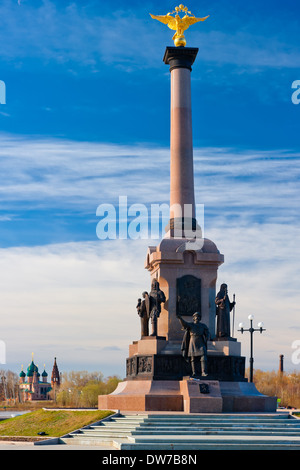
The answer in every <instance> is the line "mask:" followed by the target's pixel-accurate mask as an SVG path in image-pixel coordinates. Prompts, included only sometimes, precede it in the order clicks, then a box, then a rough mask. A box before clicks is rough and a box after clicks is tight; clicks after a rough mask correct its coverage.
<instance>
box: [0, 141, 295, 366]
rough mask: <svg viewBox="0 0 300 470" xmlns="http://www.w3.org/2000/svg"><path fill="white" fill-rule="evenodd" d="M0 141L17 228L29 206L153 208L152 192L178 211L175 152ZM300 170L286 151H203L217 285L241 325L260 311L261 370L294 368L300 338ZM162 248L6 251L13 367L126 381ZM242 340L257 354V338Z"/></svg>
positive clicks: (112, 244) (202, 191) (1, 272)
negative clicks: (149, 267)
mask: <svg viewBox="0 0 300 470" xmlns="http://www.w3.org/2000/svg"><path fill="white" fill-rule="evenodd" d="M1 143H2V145H1V148H0V164H1V167H2V170H1V171H3V179H2V182H1V184H2V186H1V189H0V195H1V207H6V208H7V210H9V217H12V216H11V214H13V218H12V219H13V220H14V218H16V217H17V216H18V215H19V216H20V215H22V208H21V206H20V210H19V213H18V212H17V211H16V210H12V207H11V206H14V208H15V207H17V206H18V204H19V203H20V204H21V203H22V204H25V205H26V207H28V206H31V207H32V208H33V209H36V210H40V206H41V204H43V205H44V207H47V208H56V209H57V210H58V209H63V208H70V210H73V209H74V208H76V210H78V208H80V210H81V211H82V212H84V211H89V212H90V211H96V208H97V205H98V204H100V203H102V202H112V201H114V200H115V199H116V198H118V196H119V195H127V196H128V199H129V203H135V202H144V203H151V202H153V195H154V197H156V201H158V202H168V198H169V194H168V191H169V189H168V183H166V184H162V181H165V182H168V181H169V150H168V149H164V148H155V147H153V146H117V145H109V144H98V143H85V142H72V141H64V140H55V139H48V140H45V139H27V138H23V137H16V136H4V135H2V137H1ZM299 161H300V160H299V154H297V153H296V152H292V151H287V150H284V151H279V150H278V151H260V152H259V151H247V152H246V151H238V150H235V149H225V148H224V149H217V148H215V149H214V148H205V149H201V150H200V149H196V150H195V179H196V195H197V202H199V203H204V204H205V213H206V214H209V216H206V223H205V236H206V237H207V238H210V239H212V240H213V241H214V242H216V244H217V246H218V247H219V249H220V251H221V252H222V253H223V254H224V255H225V264H224V265H223V266H222V267H221V268H220V271H219V278H218V284H219V283H220V282H223V281H225V282H227V283H228V285H229V289H230V293H231V295H232V294H233V292H235V293H236V295H237V308H236V325H237V323H238V322H240V321H244V322H245V323H247V316H248V315H249V313H254V315H255V318H256V320H257V321H264V323H265V326H266V328H267V331H266V332H265V333H263V335H260V334H259V333H257V334H256V338H255V355H256V362H255V365H256V367H261V368H277V359H278V356H279V354H284V355H285V357H286V361H287V365H288V366H289V368H290V369H291V368H293V364H292V363H291V356H292V352H293V350H292V349H291V344H292V343H293V341H294V340H297V339H299V338H298V336H299V329H297V328H298V327H299V321H298V317H299V308H298V305H299V304H300V299H299V290H298V285H297V283H298V279H299V278H300V276H299V274H300V273H299V265H300V263H299V261H300V251H299V243H298V240H299V238H300V237H299V235H300V233H299V232H300V225H299V218H298V208H299V191H298V183H297V180H299V169H300V165H299ZM4 204H5V206H4ZM0 216H1V217H2V218H3V217H8V216H7V215H4V216H2V215H1V214H0ZM13 220H12V222H11V223H13ZM3 222H4V221H3ZM0 223H1V221H0ZM36 228H37V227H32V230H33V231H34V230H36ZM154 243H155V242H154ZM154 243H153V240H142V241H131V240H128V241H120V240H116V241H106V242H100V241H98V240H96V234H95V242H90V243H66V244H57V245H47V246H37V247H11V248H6V249H2V250H1V251H0V311H1V312H4V313H2V314H1V315H4V322H3V323H2V324H3V328H2V333H1V334H2V337H1V338H0V339H1V340H3V341H5V343H6V345H7V366H8V367H10V366H12V365H15V367H19V365H18V364H20V365H21V364H22V363H23V362H25V361H26V357H28V358H29V359H28V360H30V355H31V352H32V350H34V351H35V352H36V353H38V354H39V355H40V356H43V357H41V361H42V362H47V363H49V362H50V363H52V357H54V356H57V357H58V358H60V362H61V367H62V368H63V367H65V368H73V369H75V368H77V369H82V368H84V367H88V368H90V369H93V370H95V369H100V370H102V372H103V373H104V374H109V373H112V372H116V373H119V374H120V375H124V373H125V372H124V370H125V369H124V368H125V358H126V357H127V354H128V345H129V344H130V343H131V342H132V341H134V340H136V339H138V337H139V321H138V319H137V315H136V310H135V304H136V299H137V297H138V296H139V295H140V294H141V292H142V291H143V290H144V289H145V288H147V286H148V284H149V276H148V273H147V272H146V271H145V270H144V259H145V256H146V250H147V246H148V245H149V244H150V245H153V244H154ZM238 338H239V340H242V342H243V353H244V354H245V355H247V356H248V352H249V351H248V340H249V338H248V339H247V336H246V334H245V335H244V336H243V337H241V335H239V336H238Z"/></svg>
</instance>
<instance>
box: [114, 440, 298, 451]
mask: <svg viewBox="0 0 300 470" xmlns="http://www.w3.org/2000/svg"><path fill="white" fill-rule="evenodd" d="M112 446H113V447H114V448H116V449H119V450H134V451H137V450H146V451H151V450H152V451H153V450H154V451H162V450H171V451H174V450H178V451H180V450H186V451H194V450H213V451H214V450H249V451H250V450H272V451H273V450H290V451H291V450H300V444H294V443H284V442H283V443H277V444H274V443H268V442H266V443H249V442H247V443H233V442H227V443H220V442H218V443H215V442H205V443H204V442H202V443H191V442H186V443H180V442H173V441H171V442H165V443H157V442H153V443H142V444H140V443H129V442H122V443H120V442H113V443H112Z"/></svg>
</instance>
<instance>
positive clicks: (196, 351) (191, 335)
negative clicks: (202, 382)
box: [177, 312, 210, 378]
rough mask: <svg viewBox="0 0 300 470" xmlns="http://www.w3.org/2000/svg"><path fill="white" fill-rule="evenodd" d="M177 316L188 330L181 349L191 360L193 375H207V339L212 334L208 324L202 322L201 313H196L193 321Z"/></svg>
mask: <svg viewBox="0 0 300 470" xmlns="http://www.w3.org/2000/svg"><path fill="white" fill-rule="evenodd" d="M177 318H178V319H179V321H180V323H181V324H182V326H183V328H184V329H185V330H186V332H185V335H184V338H183V342H182V346H181V350H182V354H183V356H184V357H185V358H189V360H190V361H191V367H192V377H194V378H196V377H207V375H208V374H207V341H208V339H209V337H210V335H209V330H208V328H207V326H206V325H205V324H204V323H201V314H200V313H199V312H196V313H194V315H193V323H190V322H186V321H185V320H183V318H181V317H180V316H179V315H177ZM199 365H200V370H199Z"/></svg>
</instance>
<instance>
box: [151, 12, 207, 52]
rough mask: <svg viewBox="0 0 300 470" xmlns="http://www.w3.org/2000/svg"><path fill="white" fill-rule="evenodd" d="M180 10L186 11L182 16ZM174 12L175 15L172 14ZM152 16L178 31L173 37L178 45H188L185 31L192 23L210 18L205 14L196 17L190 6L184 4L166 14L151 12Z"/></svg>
mask: <svg viewBox="0 0 300 470" xmlns="http://www.w3.org/2000/svg"><path fill="white" fill-rule="evenodd" d="M179 12H183V13H184V16H183V17H182V18H181V16H180V15H179ZM174 14H175V16H172V15H174ZM150 16H151V18H153V19H155V20H158V21H160V22H161V23H164V24H166V25H167V26H168V27H169V28H170V29H172V30H175V31H176V33H175V34H174V36H173V38H172V39H173V41H174V44H175V46H176V47H184V46H185V45H186V39H185V37H184V31H186V30H187V29H188V28H189V27H190V26H191V25H192V24H195V23H198V21H205V20H206V19H207V18H208V16H205V18H196V17H195V16H194V15H192V13H191V12H190V11H188V7H185V6H184V5H179V6H178V7H175V10H174V11H172V12H170V13H167V14H166V15H152V14H151V13H150Z"/></svg>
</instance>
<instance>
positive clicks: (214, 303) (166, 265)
mask: <svg viewBox="0 0 300 470" xmlns="http://www.w3.org/2000/svg"><path fill="white" fill-rule="evenodd" d="M180 14H181V16H180ZM182 14H183V16H182ZM173 15H175V16H173ZM151 16H152V18H154V19H156V20H159V21H161V22H162V23H164V24H166V25H168V27H169V28H171V29H173V30H175V31H176V33H175V35H174V36H173V40H174V46H172V47H167V48H166V51H165V54H164V58H163V61H164V63H165V64H166V65H168V66H169V69H170V74H171V135H170V221H169V224H168V226H167V227H166V234H165V236H164V237H163V239H162V240H161V242H160V243H159V244H158V245H157V246H150V247H149V248H148V252H147V255H146V261H145V268H146V269H147V270H148V271H149V273H150V277H151V291H150V293H148V291H144V292H143V294H142V297H143V300H142V299H141V298H140V299H138V303H137V312H138V315H139V316H140V318H141V338H140V339H139V340H136V341H133V343H132V344H131V345H130V346H129V356H128V358H127V363H126V379H125V380H124V381H123V382H121V383H120V384H119V385H118V387H117V389H116V390H115V391H114V392H113V393H112V394H111V395H106V396H99V402H98V406H99V408H102V409H103V408H106V409H120V410H124V411H184V412H188V413H192V412H210V413H213V412H222V411H224V412H231V411H275V410H276V398H274V397H266V396H264V395H261V394H260V393H259V392H258V391H257V390H256V388H255V386H254V385H253V384H252V383H248V381H247V379H246V378H245V357H242V356H241V345H240V343H239V342H237V340H236V339H235V338H232V337H231V336H230V311H231V310H232V308H233V306H234V303H233V302H230V301H229V298H228V294H227V286H226V285H222V286H221V289H220V292H219V293H218V294H217V295H216V282H217V272H218V268H219V266H220V265H221V264H222V263H223V262H224V256H223V255H222V254H221V253H220V252H219V250H218V248H217V246H216V244H215V243H214V242H213V241H211V240H208V239H203V238H202V231H201V227H200V226H199V225H198V222H197V220H196V210H195V195H194V164H193V137H192V99H191V71H192V66H193V64H194V61H195V59H196V56H197V53H198V48H194V47H186V40H185V37H184V31H185V30H186V29H187V28H188V27H189V26H190V25H192V24H194V23H196V22H198V21H204V20H206V18H208V17H205V18H195V17H194V16H193V15H192V14H191V13H190V12H189V11H188V9H187V7H184V6H183V5H179V7H176V8H175V11H174V12H172V13H168V14H167V15H165V16H154V15H151ZM225 286H226V287H225ZM141 292H142V291H141ZM200 319H201V321H200ZM150 321H151V324H152V330H151V333H149V322H150ZM216 326H217V329H216Z"/></svg>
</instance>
